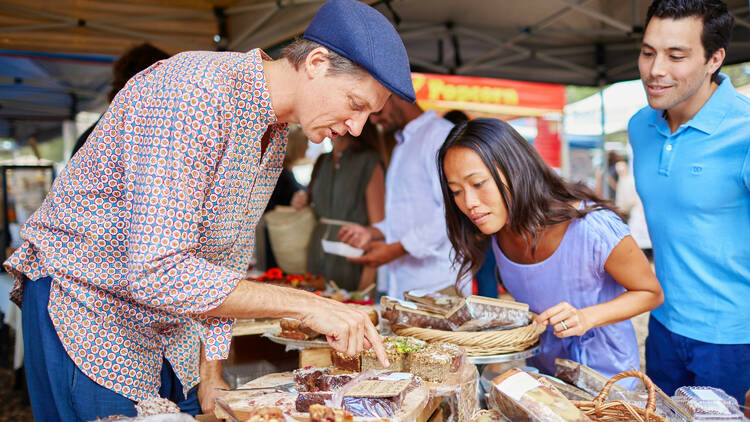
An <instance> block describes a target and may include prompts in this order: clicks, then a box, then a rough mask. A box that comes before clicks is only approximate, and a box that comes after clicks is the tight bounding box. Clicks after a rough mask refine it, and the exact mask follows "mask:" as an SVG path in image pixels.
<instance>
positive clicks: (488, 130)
mask: <svg viewBox="0 0 750 422" xmlns="http://www.w3.org/2000/svg"><path fill="white" fill-rule="evenodd" d="M453 147H464V148H469V149H471V150H472V151H474V152H475V153H476V154H477V155H478V156H479V158H481V159H482V162H484V164H485V165H486V166H487V169H488V170H489V172H490V174H491V175H492V178H493V179H494V180H495V184H497V186H498V188H499V189H500V194H501V195H502V198H503V202H504V203H505V206H506V208H507V209H508V222H507V224H508V228H509V229H510V230H511V231H512V232H513V233H516V234H519V235H521V236H523V237H524V238H525V239H527V242H528V239H529V238H531V239H532V240H531V242H530V244H529V246H530V247H531V251H532V254H533V253H534V252H535V251H536V246H537V243H538V241H539V238H540V236H541V234H542V233H543V231H544V228H545V227H547V226H551V225H554V224H558V223H562V222H564V221H567V220H570V219H573V218H581V217H583V216H585V215H586V214H588V213H589V212H592V211H595V210H599V209H608V210H611V211H613V212H615V213H616V214H617V215H618V216H620V218H622V216H621V215H620V214H619V212H618V211H617V210H616V209H615V208H614V207H613V206H612V203H611V201H605V200H603V199H601V198H599V197H598V196H596V194H594V192H593V191H591V189H589V188H588V187H587V186H586V185H584V184H583V183H569V182H567V181H565V180H564V179H563V178H562V177H560V176H558V175H557V173H555V171H554V170H553V169H552V168H550V167H549V166H548V165H547V164H546V163H545V162H544V160H542V157H541V156H540V155H539V153H538V152H537V151H536V150H535V149H534V147H533V146H531V144H530V143H529V142H528V141H526V140H525V139H524V138H523V137H522V136H521V135H519V134H518V132H516V131H515V130H514V129H513V127H511V126H510V125H509V124H508V123H506V122H504V121H502V120H497V119H485V118H481V119H474V120H470V121H468V122H465V123H459V124H457V125H456V126H454V128H453V130H451V132H450V134H449V135H448V137H447V138H446V140H445V142H444V143H443V146H442V147H441V148H440V151H439V152H438V169H439V170H438V171H439V173H440V187H441V188H442V191H443V199H444V201H445V220H446V224H447V226H448V238H449V239H450V241H451V244H452V245H453V249H454V251H455V254H456V255H455V256H454V260H455V261H456V262H457V263H458V264H459V265H460V270H459V274H458V280H461V279H462V277H463V276H464V275H465V274H467V273H470V274H472V275H474V274H476V272H477V271H478V270H479V268H480V267H481V266H482V263H483V262H484V255H485V253H486V251H487V249H488V247H489V245H490V243H489V242H490V241H491V238H492V236H488V235H485V234H484V233H482V232H481V231H480V230H479V229H478V228H477V226H476V225H474V223H472V222H471V220H470V219H469V218H468V217H467V216H466V215H465V214H464V213H463V212H461V210H460V209H459V208H458V206H456V203H455V201H454V199H453V194H452V193H451V191H450V189H449V188H448V182H447V180H446V178H445V168H444V166H443V164H444V161H445V155H446V153H447V152H448V150H450V149H451V148H453ZM498 170H499V171H500V172H501V173H502V174H503V175H504V176H505V179H506V183H507V184H506V183H503V180H502V179H501V177H500V173H498ZM580 200H585V201H588V202H589V204H588V205H587V206H586V207H584V208H582V209H580V210H578V209H576V208H575V207H574V206H573V205H571V203H574V202H577V201H580Z"/></svg>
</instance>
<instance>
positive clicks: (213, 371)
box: [200, 344, 224, 381]
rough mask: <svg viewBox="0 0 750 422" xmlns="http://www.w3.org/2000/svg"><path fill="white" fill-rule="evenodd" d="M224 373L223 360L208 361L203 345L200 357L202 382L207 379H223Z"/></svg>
mask: <svg viewBox="0 0 750 422" xmlns="http://www.w3.org/2000/svg"><path fill="white" fill-rule="evenodd" d="M223 373H224V361H223V360H208V359H206V352H205V349H204V348H203V344H201V357H200V375H201V381H203V380H207V379H214V380H216V379H223V375H224V374H223Z"/></svg>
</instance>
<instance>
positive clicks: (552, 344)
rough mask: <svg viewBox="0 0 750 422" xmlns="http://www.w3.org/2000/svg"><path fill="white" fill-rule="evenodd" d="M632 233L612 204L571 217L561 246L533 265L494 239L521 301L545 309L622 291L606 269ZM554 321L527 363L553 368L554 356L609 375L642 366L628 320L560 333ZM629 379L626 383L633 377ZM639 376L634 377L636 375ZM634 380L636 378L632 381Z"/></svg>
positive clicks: (505, 275)
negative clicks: (557, 334) (522, 261)
mask: <svg viewBox="0 0 750 422" xmlns="http://www.w3.org/2000/svg"><path fill="white" fill-rule="evenodd" d="M629 234H630V230H629V229H628V226H627V225H626V224H625V223H623V222H622V221H621V220H620V219H619V218H618V217H617V215H615V214H614V213H613V212H611V211H609V210H600V211H594V212H591V213H589V214H586V216H585V217H584V218H576V219H574V220H572V221H571V222H570V225H569V226H568V228H567V230H566V232H565V235H564V237H563V239H562V241H561V242H560V246H558V247H557V250H555V252H554V253H553V254H552V255H551V256H550V257H549V258H547V259H546V260H544V261H542V262H539V263H536V264H530V265H524V264H518V263H515V262H513V261H511V260H509V259H508V258H507V257H506V256H505V254H503V252H502V251H501V250H500V248H499V247H498V245H497V240H496V238H495V239H493V241H492V242H491V243H492V250H493V252H494V253H495V258H496V259H497V266H498V269H499V271H500V276H501V278H502V281H503V284H504V285H505V287H506V288H507V289H508V293H510V294H511V295H512V296H513V297H514V298H515V299H516V300H517V301H519V302H524V303H528V304H529V308H530V309H531V310H532V311H533V312H536V313H541V312H543V311H545V310H547V309H548V308H550V307H552V306H554V305H557V304H558V303H560V302H568V303H570V304H571V305H573V306H575V307H576V308H579V309H580V308H585V307H587V306H592V305H596V304H598V303H603V302H607V301H609V300H611V299H614V298H615V297H617V296H619V295H620V294H622V293H623V292H624V291H625V288H624V287H622V286H621V285H620V284H618V283H617V282H616V281H615V280H614V279H613V278H612V277H611V276H610V275H609V273H607V272H606V271H605V270H604V263H605V262H606V261H607V258H608V257H609V254H610V252H612V249H613V248H614V247H615V246H616V245H617V244H618V243H620V241H621V240H622V239H623V238H624V237H625V236H627V235H629ZM553 331H554V329H553V327H552V326H548V327H547V331H545V332H544V333H542V336H541V340H542V345H541V352H540V354H538V355H537V356H534V357H532V358H530V359H528V361H527V362H528V364H529V365H532V366H535V367H537V368H539V369H540V370H541V371H542V372H544V373H547V374H550V375H554V374H555V358H557V357H559V358H565V359H570V360H573V361H576V362H580V363H582V364H584V365H586V366H588V367H590V368H593V369H594V370H596V371H598V372H600V373H602V374H603V375H605V376H607V377H611V376H612V375H615V374H617V373H619V372H622V371H625V370H629V369H631V367H632V368H636V369H639V368H640V365H639V357H638V343H637V341H636V338H635V330H634V329H633V324H632V323H631V322H630V320H626V321H622V322H618V323H616V324H611V325H607V326H604V327H598V328H593V329H591V330H589V331H588V332H586V333H585V334H584V335H583V336H574V337H567V338H563V339H561V338H557V337H555V335H554V334H553ZM627 381H628V380H625V382H626V384H628V385H626V386H627V387H630V383H629V382H627ZM633 381H635V380H633ZM633 385H634V384H633Z"/></svg>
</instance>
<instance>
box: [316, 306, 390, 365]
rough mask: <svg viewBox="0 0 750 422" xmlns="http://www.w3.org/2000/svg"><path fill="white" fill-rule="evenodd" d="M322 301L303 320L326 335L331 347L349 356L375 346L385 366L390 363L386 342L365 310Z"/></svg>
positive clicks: (377, 354)
mask: <svg viewBox="0 0 750 422" xmlns="http://www.w3.org/2000/svg"><path fill="white" fill-rule="evenodd" d="M319 300H320V301H321V302H320V303H316V304H315V306H312V307H311V311H310V312H308V313H307V314H305V315H304V316H303V317H302V322H303V323H304V324H305V325H307V326H308V327H310V328H312V329H313V330H315V331H317V332H319V333H322V334H324V335H325V336H326V340H328V343H329V344H330V345H331V347H332V348H333V349H334V350H336V351H338V352H342V353H346V354H347V355H350V356H352V355H356V354H357V353H359V352H361V351H362V350H364V349H369V348H373V349H374V350H375V355H376V356H377V357H378V360H379V361H380V363H381V364H382V365H383V366H384V367H388V366H390V362H388V358H387V356H386V353H385V349H384V348H383V342H382V340H381V338H380V334H378V331H377V329H375V326H374V325H372V321H370V317H369V316H367V314H366V313H364V312H362V311H360V310H358V309H355V308H353V307H351V306H347V305H345V304H343V303H341V302H337V301H335V300H331V299H325V298H319Z"/></svg>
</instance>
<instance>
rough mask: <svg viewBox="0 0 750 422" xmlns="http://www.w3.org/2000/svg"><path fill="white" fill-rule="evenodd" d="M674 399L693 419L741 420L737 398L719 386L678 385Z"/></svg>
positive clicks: (742, 417)
mask: <svg viewBox="0 0 750 422" xmlns="http://www.w3.org/2000/svg"><path fill="white" fill-rule="evenodd" d="M674 400H675V401H676V402H677V403H678V404H680V405H682V406H683V407H684V408H685V409H686V410H687V412H688V413H689V414H690V416H691V417H692V420H694V421H743V420H744V416H743V414H742V412H741V411H740V407H739V406H738V404H737V400H736V399H735V398H734V397H732V396H730V395H728V394H727V393H725V392H724V390H721V389H719V388H713V387H680V388H678V389H677V391H675V395H674Z"/></svg>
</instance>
